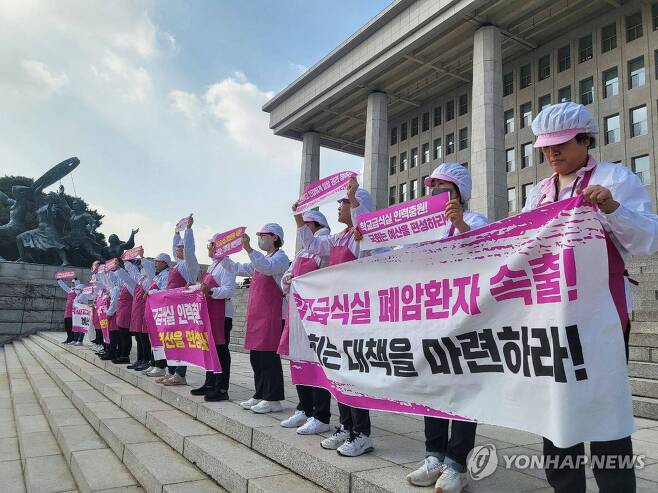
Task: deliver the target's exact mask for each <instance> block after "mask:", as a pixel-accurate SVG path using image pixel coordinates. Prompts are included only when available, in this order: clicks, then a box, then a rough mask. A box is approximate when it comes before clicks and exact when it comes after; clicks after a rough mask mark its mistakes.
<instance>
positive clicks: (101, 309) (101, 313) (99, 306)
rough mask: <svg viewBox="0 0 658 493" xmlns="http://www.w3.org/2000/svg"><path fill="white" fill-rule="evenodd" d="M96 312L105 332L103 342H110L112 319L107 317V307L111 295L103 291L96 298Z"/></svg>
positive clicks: (101, 327) (102, 330)
mask: <svg viewBox="0 0 658 493" xmlns="http://www.w3.org/2000/svg"><path fill="white" fill-rule="evenodd" d="M101 267H102V266H101ZM95 304H96V313H97V314H98V324H99V325H100V329H101V332H102V333H103V342H104V343H105V344H109V343H110V321H109V319H108V318H107V309H108V308H109V306H110V297H109V296H108V295H107V293H105V292H103V293H101V295H100V296H98V297H97V298H96V303H95Z"/></svg>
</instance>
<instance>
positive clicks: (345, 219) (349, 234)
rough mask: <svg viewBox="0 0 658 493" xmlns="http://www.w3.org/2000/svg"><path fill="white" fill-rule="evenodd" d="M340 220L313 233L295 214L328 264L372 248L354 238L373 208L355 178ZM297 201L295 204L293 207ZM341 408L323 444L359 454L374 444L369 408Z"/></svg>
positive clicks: (306, 243) (307, 241) (304, 239)
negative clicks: (334, 228)
mask: <svg viewBox="0 0 658 493" xmlns="http://www.w3.org/2000/svg"><path fill="white" fill-rule="evenodd" d="M338 203H339V204H340V206H339V208H338V222H340V223H342V224H344V225H345V226H346V228H345V229H344V230H343V231H341V232H340V233H338V234H334V235H331V236H314V235H313V232H312V231H311V230H310V229H309V227H308V226H307V225H306V224H305V223H304V218H303V216H302V215H301V214H295V222H296V223H297V227H298V229H297V237H298V238H299V239H300V240H301V243H302V245H303V247H304V249H305V250H306V251H307V252H309V253H312V254H315V255H320V256H323V257H329V265H337V264H342V263H344V262H350V261H352V260H355V259H357V258H359V257H360V256H365V255H366V254H367V253H369V252H363V254H362V252H361V250H360V248H359V243H358V241H356V240H355V238H354V224H355V223H356V221H357V219H358V216H359V215H360V214H363V213H365V212H370V211H372V210H373V206H372V198H371V197H370V193H369V192H368V191H367V190H364V189H362V188H358V183H357V182H356V179H352V181H351V182H350V184H349V185H348V190H347V196H346V197H345V198H343V199H341V200H339V201H338ZM296 207H297V204H294V205H293V211H294V210H295V209H296ZM338 410H339V412H340V423H341V426H340V428H337V429H336V432H335V433H334V434H333V435H332V436H330V437H329V438H326V439H324V440H322V442H321V443H320V445H321V446H322V448H325V449H328V450H336V451H337V452H338V453H339V454H340V455H343V456H347V457H356V456H359V455H362V454H365V453H367V452H371V451H372V450H373V448H374V445H373V442H372V439H371V438H370V412H369V411H368V410H367V409H358V408H355V407H350V406H347V405H345V404H341V403H340V402H339V403H338Z"/></svg>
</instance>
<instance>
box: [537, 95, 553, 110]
mask: <svg viewBox="0 0 658 493" xmlns="http://www.w3.org/2000/svg"><path fill="white" fill-rule="evenodd" d="M550 104H551V95H550V94H546V95H544V96H541V97H540V98H539V99H538V100H537V113H539V112H540V111H541V110H543V109H544V108H546V107H547V106H550Z"/></svg>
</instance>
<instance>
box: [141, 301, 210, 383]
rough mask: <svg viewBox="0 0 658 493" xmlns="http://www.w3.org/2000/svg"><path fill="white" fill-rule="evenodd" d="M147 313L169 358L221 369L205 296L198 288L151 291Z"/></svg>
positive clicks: (179, 363)
mask: <svg viewBox="0 0 658 493" xmlns="http://www.w3.org/2000/svg"><path fill="white" fill-rule="evenodd" d="M147 309H148V311H149V312H150V314H151V316H150V317H145V320H146V324H147V326H148V330H149V333H150V334H152V335H153V337H152V340H153V339H156V340H159V341H160V344H161V345H162V347H163V348H164V352H165V355H166V358H167V361H169V362H172V361H175V364H176V365H193V366H198V367H199V368H203V369H204V370H206V371H214V372H218V371H221V367H220V365H219V359H218V358H217V352H216V351H215V341H214V339H213V337H212V330H211V328H210V318H209V317H208V306H207V304H206V296H205V295H204V294H203V292H201V291H199V290H193V291H191V290H188V289H187V288H177V289H167V290H164V291H160V292H159V293H155V294H152V295H149V297H148V300H147Z"/></svg>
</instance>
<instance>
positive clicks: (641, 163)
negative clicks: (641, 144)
mask: <svg viewBox="0 0 658 493" xmlns="http://www.w3.org/2000/svg"><path fill="white" fill-rule="evenodd" d="M632 166H633V172H634V173H635V174H636V175H637V176H638V178H640V181H641V182H642V183H643V184H644V185H649V184H650V183H651V174H650V172H649V156H646V155H645V156H638V157H634V158H633V160H632Z"/></svg>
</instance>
